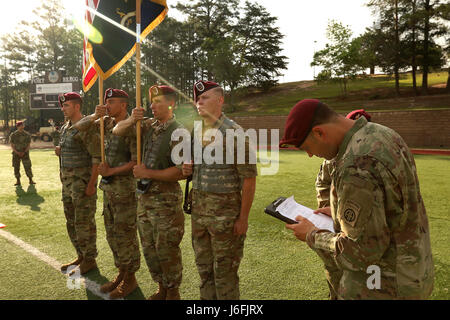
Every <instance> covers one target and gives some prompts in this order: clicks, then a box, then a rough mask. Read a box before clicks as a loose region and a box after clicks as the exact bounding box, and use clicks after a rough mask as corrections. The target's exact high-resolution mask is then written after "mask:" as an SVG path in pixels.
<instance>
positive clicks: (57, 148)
mask: <svg viewBox="0 0 450 320" xmlns="http://www.w3.org/2000/svg"><path fill="white" fill-rule="evenodd" d="M55 154H56V155H57V156H58V157H59V156H60V155H61V147H60V146H56V147H55Z"/></svg>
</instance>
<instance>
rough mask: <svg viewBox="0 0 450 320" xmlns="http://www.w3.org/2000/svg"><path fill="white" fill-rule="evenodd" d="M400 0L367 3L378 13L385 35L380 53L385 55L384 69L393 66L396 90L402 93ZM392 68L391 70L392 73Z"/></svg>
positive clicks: (382, 32) (371, 0)
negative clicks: (400, 72) (400, 71)
mask: <svg viewBox="0 0 450 320" xmlns="http://www.w3.org/2000/svg"><path fill="white" fill-rule="evenodd" d="M399 1H400V0H370V1H369V3H368V4H367V5H368V6H369V7H372V9H373V10H374V13H378V15H379V17H378V21H379V26H380V32H381V35H383V36H384V41H383V42H382V48H383V50H380V54H382V55H383V59H381V60H382V61H383V62H384V63H383V64H384V70H385V71H386V70H389V69H391V68H392V73H394V76H395V92H396V93H397V95H399V94H400V75H399V70H400V69H401V68H402V66H403V65H404V62H403V61H402V56H403V55H402V52H401V48H402V46H401V44H400V36H401V34H400V19H401V17H400V14H401V10H400V9H399ZM390 71H391V70H389V73H390Z"/></svg>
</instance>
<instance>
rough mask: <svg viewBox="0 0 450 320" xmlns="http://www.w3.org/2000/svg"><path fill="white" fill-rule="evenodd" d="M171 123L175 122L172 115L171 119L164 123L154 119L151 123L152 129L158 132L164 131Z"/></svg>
mask: <svg viewBox="0 0 450 320" xmlns="http://www.w3.org/2000/svg"><path fill="white" fill-rule="evenodd" d="M173 122H175V115H172V118H170V119H169V120H167V121H166V122H164V123H161V122H160V121H159V120H157V119H155V121H154V122H153V123H152V127H153V128H155V129H156V130H158V131H165V130H166V129H167V128H168V127H169V126H170V125H171V124H172V123H173Z"/></svg>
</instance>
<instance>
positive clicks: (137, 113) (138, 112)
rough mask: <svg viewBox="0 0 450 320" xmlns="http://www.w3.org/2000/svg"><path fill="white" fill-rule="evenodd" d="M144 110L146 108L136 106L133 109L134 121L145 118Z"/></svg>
mask: <svg viewBox="0 0 450 320" xmlns="http://www.w3.org/2000/svg"><path fill="white" fill-rule="evenodd" d="M144 112H145V110H144V108H134V109H133V110H132V111H131V117H132V118H133V120H134V122H136V121H138V120H142V119H144Z"/></svg>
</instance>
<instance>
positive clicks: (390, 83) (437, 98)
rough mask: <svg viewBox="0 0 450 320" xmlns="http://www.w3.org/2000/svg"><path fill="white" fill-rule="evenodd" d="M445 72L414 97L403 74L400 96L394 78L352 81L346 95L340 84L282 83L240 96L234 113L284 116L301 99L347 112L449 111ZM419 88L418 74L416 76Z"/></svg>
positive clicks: (371, 78) (409, 79) (374, 77)
mask: <svg viewBox="0 0 450 320" xmlns="http://www.w3.org/2000/svg"><path fill="white" fill-rule="evenodd" d="M447 77H448V73H447V72H439V73H432V74H430V75H429V80H428V82H429V86H430V88H429V95H423V96H415V95H414V92H413V89H412V77H411V74H409V73H408V74H403V75H402V78H401V81H400V90H401V95H400V97H396V95H395V91H394V79H393V78H390V77H387V76H384V75H379V76H373V77H367V78H363V79H356V80H351V81H350V82H349V84H348V95H347V96H346V97H342V96H341V92H340V88H339V84H337V83H327V84H317V83H316V82H315V81H300V82H290V83H283V84H280V85H278V86H276V87H274V88H272V89H271V90H270V91H269V92H260V91H256V90H254V91H250V92H246V93H241V94H240V96H239V97H238V98H236V99H235V101H239V103H237V107H235V110H234V112H230V111H232V110H230V109H231V108H230V107H227V110H226V111H227V113H229V114H230V115H233V116H238V115H267V114H272V115H274V114H287V113H288V112H289V110H290V109H291V108H292V106H293V105H295V103H297V102H298V101H299V100H301V99H306V98H314V99H319V100H321V101H323V102H325V103H327V104H328V105H330V106H331V107H333V108H334V109H335V110H337V111H342V112H347V111H351V110H354V109H356V108H359V107H362V108H365V109H367V110H369V111H375V110H376V111H387V110H390V111H392V110H405V109H408V110H409V109H412V110H417V109H428V108H439V109H440V108H450V95H448V94H445V84H446V82H447ZM417 82H418V84H417V85H418V86H419V87H420V85H421V75H419V76H418V77H417Z"/></svg>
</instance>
